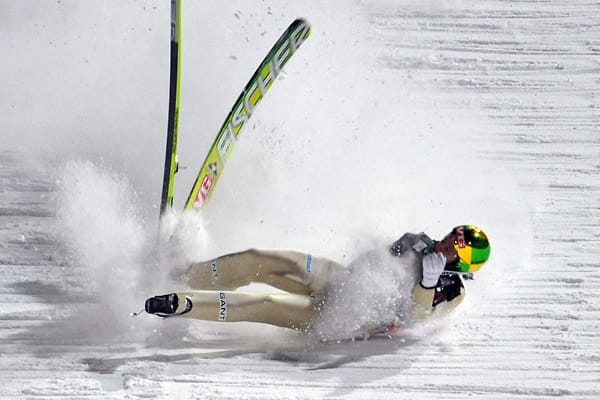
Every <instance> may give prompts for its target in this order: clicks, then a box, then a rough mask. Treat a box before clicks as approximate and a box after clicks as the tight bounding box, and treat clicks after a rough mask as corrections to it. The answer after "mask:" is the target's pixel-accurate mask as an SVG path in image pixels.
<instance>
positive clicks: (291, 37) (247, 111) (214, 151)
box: [185, 19, 311, 210]
mask: <svg viewBox="0 0 600 400" xmlns="http://www.w3.org/2000/svg"><path fill="white" fill-rule="evenodd" d="M310 32H311V30H310V25H309V24H308V22H307V21H305V20H304V19H296V20H295V21H294V22H292V23H291V25H290V26H289V27H288V28H287V29H286V30H285V32H284V33H283V34H282V35H281V37H280V38H279V39H278V40H277V42H275V44H274V45H273V47H272V48H271V50H270V51H269V53H268V54H267V56H266V57H265V58H264V60H263V61H262V62H261V63H260V65H259V66H258V68H257V69H256V71H255V72H254V74H253V75H252V77H251V78H250V81H249V82H248V83H247V84H246V86H245V87H244V90H243V91H242V93H241V94H240V96H239V97H238V98H237V100H236V101H235V103H234V105H233V107H232V109H231V111H230V112H229V114H228V115H227V118H225V122H224V123H223V125H222V126H221V129H220V130H219V132H218V133H217V136H216V138H215V140H214V142H213V144H212V146H211V147H210V150H209V151H208V154H207V156H206V158H205V160H204V163H203V164H202V167H201V168H200V171H199V172H198V175H197V176H196V180H195V182H194V186H193V187H192V190H191V192H190V194H189V196H188V198H187V201H186V203H185V208H186V209H196V210H202V209H204V207H205V206H206V204H207V202H208V199H209V198H210V195H211V194H212V192H213V190H214V188H215V185H216V184H217V181H218V179H219V178H220V176H221V174H222V173H223V168H224V167H225V163H226V162H227V159H228V158H229V156H230V155H231V152H232V150H233V146H234V143H235V141H236V140H237V136H238V135H239V133H240V131H241V130H242V128H243V127H244V125H245V124H246V122H248V120H249V118H250V117H251V116H252V113H253V112H254V109H255V108H256V106H257V105H258V103H259V102H260V101H261V100H262V98H263V97H264V96H265V94H266V93H267V90H269V88H270V87H271V85H273V82H275V79H276V78H277V76H278V75H279V73H280V72H281V69H282V68H283V66H284V65H285V64H286V63H287V62H288V60H289V59H290V57H291V56H292V55H293V54H294V53H295V52H296V50H298V47H300V45H301V44H302V43H303V42H304V41H305V40H306V39H307V38H308V37H309V35H310Z"/></svg>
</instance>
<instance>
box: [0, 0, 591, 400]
mask: <svg viewBox="0 0 600 400" xmlns="http://www.w3.org/2000/svg"><path fill="white" fill-rule="evenodd" d="M168 3H169V2H160V4H158V3H156V2H151V1H144V0H142V1H136V2H121V1H104V2H93V3H87V2H86V3H85V5H84V4H83V3H81V2H77V1H73V0H61V1H57V2H41V1H34V0H23V1H19V2H16V1H14V2H4V3H3V4H2V5H0V32H1V34H2V36H3V37H4V38H5V40H4V41H3V42H2V45H1V46H2V47H0V49H1V50H2V53H3V58H2V59H3V62H2V63H0V74H1V75H2V77H3V82H4V87H3V95H2V96H1V97H0V108H1V109H2V112H1V113H0V134H1V135H2V136H1V137H2V148H1V149H0V185H1V186H0V303H1V305H0V354H1V355H0V398H2V399H41V398H54V399H75V398H76V399H82V398H86V399H122V398H128V399H137V398H153V399H172V398H177V399H195V398H198V399H219V400H222V399H314V398H331V399H365V398H368V399H390V398H392V399H415V398H432V399H433V398H435V399H438V398H440V397H443V398H445V399H463V398H465V397H469V398H473V399H506V398H516V399H540V398H553V397H564V398H572V399H596V398H598V397H600V383H599V382H600V381H599V379H598V377H599V376H600V339H599V338H598V330H599V327H600V322H598V321H599V320H600V306H599V305H598V302H597V301H596V300H595V299H596V297H597V293H598V291H599V290H600V272H599V267H600V265H599V261H598V260H599V259H600V252H599V251H598V248H599V247H600V229H599V222H598V221H600V207H599V204H600V130H599V126H600V111H599V109H600V98H599V96H600V79H599V77H598V76H599V75H598V73H599V72H600V65H599V63H600V25H599V24H598V22H597V16H598V15H599V13H600V5H598V3H597V2H593V1H585V0H584V1H577V2H571V1H558V0H557V1H552V0H550V1H502V0H480V1H452V2H446V1H442V2H433V1H386V0H363V1H349V0H347V1H341V0H335V1H329V2H326V3H325V2H319V1H316V0H315V1H303V2H294V1H276V2H270V3H269V2H265V1H241V0H237V1H229V2H226V3H219V4H208V3H207V2H191V1H190V2H188V1H184V3H183V12H184V14H183V21H182V23H183V33H182V34H183V39H182V46H183V47H182V62H183V64H182V97H181V114H180V122H179V125H180V129H179V134H180V141H179V150H180V151H179V158H180V163H181V165H182V167H184V168H182V170H181V172H180V173H179V174H178V175H177V180H176V184H175V205H176V207H175V208H176V212H175V213H173V214H170V215H168V216H167V217H166V218H165V220H164V221H163V224H162V225H161V229H160V231H159V225H158V216H157V213H158V205H159V202H160V198H159V197H160V190H161V188H160V184H161V179H162V166H163V162H164V138H165V133H166V120H167V115H166V114H167V101H168V54H169V4H168ZM298 16H302V17H305V18H307V19H308V20H309V21H310V22H311V23H312V27H313V34H312V36H311V37H310V38H309V39H308V40H307V42H306V43H305V44H303V46H302V48H300V50H299V51H298V53H297V54H295V55H294V57H293V58H292V60H291V61H290V62H289V63H288V64H287V65H286V67H285V70H284V73H283V74H282V76H281V77H280V78H279V79H278V81H277V82H276V83H275V84H274V86H273V87H272V89H271V90H270V91H269V93H268V95H267V96H266V97H265V99H264V100H263V102H262V103H261V105H260V106H259V107H258V109H257V111H256V113H255V114H254V115H253V117H252V120H251V122H250V124H248V125H247V126H246V127H245V129H244V131H243V132H242V134H241V135H240V139H239V141H238V143H237V146H236V148H235V151H234V153H233V155H232V157H231V158H230V161H229V163H228V165H227V168H226V170H225V172H224V174H223V176H222V178H221V180H220V181H219V186H218V187H217V190H216V193H215V195H214V196H213V197H212V199H211V203H210V204H209V207H208V210H207V212H206V213H205V214H203V215H202V216H198V215H193V214H191V215H187V214H183V213H182V212H181V211H180V210H181V207H182V205H183V202H184V201H185V198H186V196H187V194H188V191H189V189H190V188H191V185H192V183H193V179H194V177H195V173H196V171H197V169H198V168H199V167H200V165H201V163H202V160H203V157H204V155H205V152H206V150H207V149H208V147H209V146H210V144H211V142H212V140H213V138H214V135H215V133H216V132H217V130H218V129H219V127H220V125H221V123H222V120H223V118H224V117H225V116H226V114H227V112H228V111H229V108H230V107H231V105H232V102H233V101H234V99H235V98H236V97H237V95H238V94H239V91H240V90H241V88H242V87H243V85H244V84H245V83H246V81H247V79H248V78H249V76H250V74H251V73H252V72H253V71H254V69H255V68H256V66H257V64H258V63H259V62H260V60H261V59H262V58H263V57H264V55H265V54H266V52H267V51H268V49H269V48H270V46H271V45H272V44H273V42H274V41H275V40H276V39H277V38H278V36H279V35H280V33H281V32H282V31H283V29H285V28H286V27H287V25H288V24H289V23H290V22H291V21H292V20H293V19H294V18H296V17H298ZM462 223H474V224H477V225H479V226H481V227H483V228H484V229H485V230H486V232H487V233H488V235H489V236H490V238H491V240H492V258H491V259H490V262H489V263H488V265H487V266H486V267H485V268H484V269H483V270H482V271H480V272H479V273H477V275H476V279H475V280H474V281H470V282H467V283H466V289H467V300H466V302H465V303H463V305H461V309H460V310H459V311H458V312H457V314H456V315H453V316H452V317H451V318H449V319H448V320H446V321H442V322H439V323H437V324H434V325H433V326H428V327H425V326H421V327H418V329H415V330H414V331H412V332H410V333H409V334H407V335H406V336H405V337H401V338H394V339H388V338H380V339H376V340H369V341H357V342H339V343H338V342H335V341H333V342H329V343H315V342H314V341H311V340H308V339H307V338H306V337H304V336H303V335H301V334H296V333H292V332H287V331H285V330H282V329H276V328H272V327H268V326H260V325H257V324H232V325H227V324H222V323H221V324H219V323H205V322H200V321H185V320H173V319H170V320H160V319H158V318H154V317H151V316H148V315H141V316H139V317H137V318H131V317H129V315H128V313H129V312H132V311H138V310H139V309H140V308H142V307H143V302H144V299H145V298H146V297H148V296H151V295H153V294H161V293H164V292H168V291H173V290H177V289H180V286H178V285H180V284H178V283H177V282H175V281H174V280H173V279H172V276H173V273H174V272H176V271H178V270H180V269H181V268H184V267H185V266H186V264H188V263H189V262H190V261H193V260H203V259H209V258H212V257H215V256H218V255H220V254H223V253H226V252H231V251H238V250H242V249H245V248H248V247H253V246H258V247H294V248H300V249H305V250H308V251H311V252H312V253H314V254H321V255H324V256H327V257H330V258H332V259H335V260H337V261H339V262H341V263H350V262H351V261H352V260H353V259H354V258H355V257H357V256H358V255H359V254H361V253H363V252H364V251H365V250H368V249H370V248H371V247H373V246H375V245H381V244H385V243H391V242H392V241H393V240H395V239H397V238H398V237H399V236H400V235H401V234H402V233H404V232H405V231H413V232H419V231H425V232H427V233H429V234H430V235H431V236H433V237H436V238H439V237H441V236H443V235H444V234H445V233H446V232H447V231H448V230H449V228H451V227H452V226H454V225H457V224H462ZM157 232H159V233H158V234H157ZM166 238H170V240H167V239H166ZM380 283H381V282H377V280H376V279H375V280H374V281H373V282H369V281H365V282H358V283H357V286H359V287H360V290H364V291H365V292H362V293H368V290H369V289H370V288H371V287H372V288H373V290H375V288H377V287H380V286H381V285H379V284H380ZM251 289H254V290H265V288H251ZM349 301H353V300H349ZM361 304H363V303H361V301H360V299H356V307H354V310H353V311H352V312H349V313H348V315H344V316H340V318H354V317H356V316H357V315H360V314H361V313H362V312H364V310H361V309H360V307H359V305H361ZM349 309H352V307H349ZM353 313H354V314H353ZM341 322H344V321H343V320H342V321H332V329H333V328H335V327H336V326H338V323H341ZM346 322H347V321H346Z"/></svg>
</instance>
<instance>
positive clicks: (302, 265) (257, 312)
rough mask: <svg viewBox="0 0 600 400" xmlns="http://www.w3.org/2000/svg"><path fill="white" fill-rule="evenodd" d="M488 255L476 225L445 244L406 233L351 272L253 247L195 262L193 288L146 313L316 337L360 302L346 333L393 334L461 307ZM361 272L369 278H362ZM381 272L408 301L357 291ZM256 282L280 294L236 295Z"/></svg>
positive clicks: (149, 303)
mask: <svg viewBox="0 0 600 400" xmlns="http://www.w3.org/2000/svg"><path fill="white" fill-rule="evenodd" d="M489 254H490V244H489V240H488V238H487V236H486V234H485V233H484V232H483V231H482V230H481V229H479V228H477V227H476V226H473V225H461V226H457V227H455V228H454V229H452V231H451V232H450V233H449V234H447V235H446V236H445V237H444V238H443V239H442V240H440V241H435V240H432V239H431V238H430V237H428V236H427V235H426V234H424V233H420V234H412V233H406V234H404V235H403V236H402V237H401V238H400V239H398V240H397V241H395V242H394V243H393V244H392V246H391V247H390V248H388V249H385V251H384V252H374V253H370V254H369V255H367V256H366V257H360V258H359V259H358V260H356V261H355V262H353V263H352V264H350V265H349V266H348V267H344V266H342V265H340V264H338V263H336V262H334V261H331V260H328V259H326V258H322V257H316V256H312V255H311V254H307V253H303V252H299V251H295V250H258V249H250V250H246V251H243V252H240V253H235V254H229V255H224V256H221V257H219V258H217V259H214V260H211V261H207V262H200V263H195V264H192V265H191V266H190V267H189V269H188V271H187V274H186V276H187V280H188V285H189V287H190V288H191V289H192V290H188V291H182V292H178V293H171V294H167V295H162V296H154V297H151V298H149V299H147V300H146V303H145V311H146V312H147V313H149V314H154V315H157V316H160V317H186V318H195V319H201V320H207V321H227V322H239V321H246V322H259V323H266V324H271V325H275V326H279V327H284V328H291V329H295V330H300V331H305V332H311V331H314V330H318V329H319V324H320V320H323V319H325V318H330V316H331V315H333V313H338V314H339V313H347V312H350V311H345V310H344V305H345V304H346V303H348V302H351V301H354V300H353V299H355V298H356V297H357V296H358V297H361V298H362V299H363V300H362V301H363V303H361V304H360V306H358V307H356V306H354V305H353V306H352V310H353V311H354V312H356V310H355V309H356V308H359V309H361V310H359V312H361V313H362V315H361V317H360V318H356V319H357V320H358V322H356V323H355V324H354V325H353V326H352V328H351V329H350V331H351V332H345V333H344V334H352V335H361V334H362V335H367V336H369V335H374V334H393V333H394V331H396V330H399V329H401V328H402V327H403V326H405V325H406V324H407V323H410V322H411V321H417V320H422V319H424V318H426V317H428V316H429V315H433V314H445V313H447V312H448V311H450V310H451V309H454V308H455V307H456V306H457V305H458V304H459V303H460V302H461V301H462V300H463V298H464V294H465V288H464V284H463V281H462V279H461V275H462V276H463V277H466V278H469V277H472V273H473V272H474V271H477V270H478V269H479V268H481V266H483V264H484V263H485V262H486V261H487V260H488V258H489ZM361 266H362V267H363V269H362V271H366V272H365V273H367V274H370V275H364V274H365V273H362V275H361V272H360V271H361V269H360V267H361ZM365 266H366V267H365ZM378 270H381V271H384V273H383V275H379V277H380V278H381V280H384V281H386V282H387V283H388V285H387V286H388V287H389V286H390V285H391V286H394V287H395V286H399V285H403V286H404V287H406V288H408V289H407V290H408V292H407V296H404V297H405V298H402V297H403V296H402V294H401V293H402V292H400V291H398V292H397V291H394V290H388V292H390V293H383V294H382V293H379V294H378V297H377V299H378V300H373V298H370V297H369V296H368V295H367V296H364V295H362V294H360V293H353V292H352V287H353V286H352V284H351V283H352V282H356V281H357V280H358V281H364V280H365V277H367V279H368V278H369V277H373V274H374V273H377V272H378ZM407 271H409V272H410V271H414V272H413V273H407ZM407 279H409V280H412V281H410V282H408V283H407V282H405V281H406V280H407ZM255 282H260V283H265V284H268V285H271V286H273V287H275V288H277V289H279V290H280V291H279V292H277V293H257V292H249V291H248V292H244V291H236V289H238V288H240V287H242V286H246V285H248V284H250V283H255ZM380 286H381V285H380ZM383 286H385V285H383ZM354 287H356V286H354ZM379 289H380V290H382V289H381V287H380V288H379ZM344 291H345V292H346V293H344ZM382 298H383V299H385V300H384V301H383V302H382V301H381V300H380V299H382ZM406 298H408V301H407V299H406ZM365 299H366V300H365ZM375 303H377V304H375ZM381 303H383V305H382V304H381ZM346 308H347V309H348V310H350V307H346ZM367 309H368V310H369V311H371V310H372V309H376V310H377V312H371V313H369V311H367Z"/></svg>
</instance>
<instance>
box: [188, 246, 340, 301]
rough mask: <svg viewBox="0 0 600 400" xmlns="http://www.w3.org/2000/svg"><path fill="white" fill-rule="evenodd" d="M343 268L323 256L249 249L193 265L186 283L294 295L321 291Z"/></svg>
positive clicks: (194, 285)
mask: <svg viewBox="0 0 600 400" xmlns="http://www.w3.org/2000/svg"><path fill="white" fill-rule="evenodd" d="M343 269H344V267H343V266H342V265H340V264H338V263H336V262H333V261H331V260H328V259H326V258H323V257H315V256H312V255H310V254H307V253H303V252H300V251H296V250H258V249H250V250H246V251H243V252H240V253H234V254H229V255H225V256H222V257H219V258H216V259H214V260H211V261H206V262H200V263H196V264H192V265H191V266H190V268H189V270H188V276H189V279H188V284H189V285H190V287H191V288H193V289H225V290H235V289H237V288H239V287H241V286H245V285H247V284H249V283H251V282H262V283H266V284H269V285H272V286H274V287H277V288H279V289H282V290H285V291H288V292H290V293H297V294H310V293H313V292H316V291H320V290H322V289H323V288H324V287H325V286H326V285H327V283H328V282H330V281H331V279H332V278H333V277H334V276H335V275H336V274H337V273H338V272H339V271H341V270H343Z"/></svg>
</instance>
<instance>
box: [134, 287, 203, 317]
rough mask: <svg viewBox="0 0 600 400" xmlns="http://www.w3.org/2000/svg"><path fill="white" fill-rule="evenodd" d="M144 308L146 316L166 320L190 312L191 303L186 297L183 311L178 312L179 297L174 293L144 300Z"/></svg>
mask: <svg viewBox="0 0 600 400" xmlns="http://www.w3.org/2000/svg"><path fill="white" fill-rule="evenodd" d="M145 308H146V312H147V313H148V314H154V315H157V316H159V317H163V318H167V317H174V316H176V315H182V314H185V313H187V312H190V310H191V309H192V302H191V300H190V299H188V298H187V297H186V298H185V307H184V308H183V310H181V311H179V312H178V311H177V309H178V308H179V297H177V295H176V294H175V293H171V294H165V295H163V296H154V297H150V298H149V299H147V300H146V307H145Z"/></svg>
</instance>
